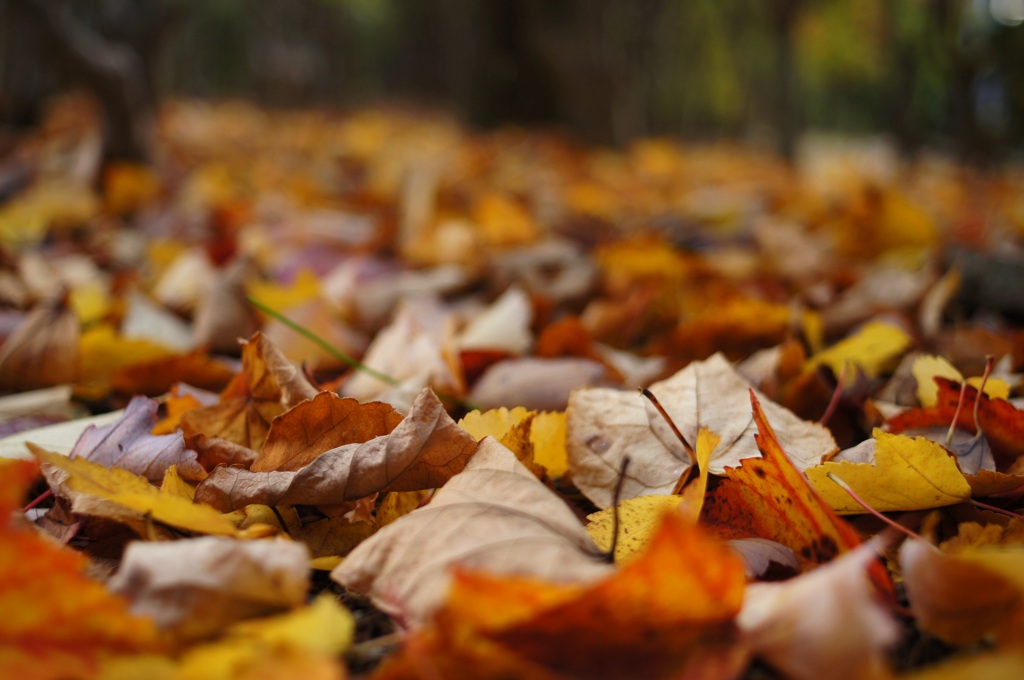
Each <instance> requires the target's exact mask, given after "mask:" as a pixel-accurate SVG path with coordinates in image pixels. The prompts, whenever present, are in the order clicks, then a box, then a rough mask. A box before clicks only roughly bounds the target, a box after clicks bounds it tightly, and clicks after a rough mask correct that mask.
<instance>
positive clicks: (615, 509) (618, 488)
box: [607, 454, 629, 564]
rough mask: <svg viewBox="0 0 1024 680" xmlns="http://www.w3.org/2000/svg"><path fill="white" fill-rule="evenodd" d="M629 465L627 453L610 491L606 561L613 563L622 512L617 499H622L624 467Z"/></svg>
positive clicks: (624, 481)
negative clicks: (609, 532) (608, 538)
mask: <svg viewBox="0 0 1024 680" xmlns="http://www.w3.org/2000/svg"><path fill="white" fill-rule="evenodd" d="M628 467H629V455H628V454H627V455H625V456H623V457H622V463H621V464H620V465H619V478H618V480H616V482H615V491H614V492H613V493H612V546H611V548H609V549H608V557H607V560H608V563H609V564H614V563H615V551H616V550H617V549H618V547H619V523H620V519H619V515H620V514H622V513H621V510H620V509H619V501H620V500H621V499H622V487H623V485H624V484H625V483H626V469H627V468H628Z"/></svg>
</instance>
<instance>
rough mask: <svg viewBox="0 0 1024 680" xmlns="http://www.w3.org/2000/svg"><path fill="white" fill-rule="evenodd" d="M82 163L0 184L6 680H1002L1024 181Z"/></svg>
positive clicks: (174, 111)
mask: <svg viewBox="0 0 1024 680" xmlns="http://www.w3.org/2000/svg"><path fill="white" fill-rule="evenodd" d="M90 121H91V119H90V116H89V110H88V107H87V106H86V104H85V103H83V102H81V101H77V100H73V99H69V100H67V101H64V102H62V103H61V104H60V105H58V106H56V107H55V108H54V111H53V113H52V115H51V117H50V118H49V120H48V121H47V123H46V124H45V125H44V126H43V127H42V128H41V129H39V130H38V131H37V132H36V133H34V134H33V135H32V136H30V137H26V138H24V139H23V140H21V141H20V142H19V144H18V145H17V147H16V148H15V149H14V151H13V152H12V153H11V154H9V155H8V156H7V157H6V158H5V159H4V160H3V161H2V164H0V178H2V181H0V189H2V191H0V245H2V261H0V305H2V310H0V336H2V337H3V345H2V347H0V388H2V389H3V390H4V391H5V392H6V393H7V394H8V396H5V397H3V398H2V399H0V418H2V419H3V423H2V424H0V427H2V432H3V434H4V435H6V438H5V439H0V446H2V451H3V454H4V456H5V458H6V459H7V460H5V462H3V463H0V466H2V470H0V505H2V508H0V511H2V512H3V514H4V517H5V520H4V523H3V525H2V527H0V602H2V607H0V609H2V611H3V616H2V617H0V676H3V677H10V678H53V679H58V678H62V679H63V678H109V679H115V678H138V677H145V678H148V679H150V680H163V679H177V678H181V679H185V678H190V679H191V678H211V679H212V678H238V679H243V678H244V679H250V678H251V679H257V678H261V679H262V678H302V680H320V679H325V680H326V679H331V678H344V677H373V678H382V679H384V678H387V679H397V678H421V679H423V680H433V679H436V678H551V679H556V678H634V677H644V678H684V677H687V678H688V677H700V678H795V679H797V680H802V679H805V678H806V679H808V680H811V679H817V678H821V677H829V678H864V677H867V678H874V677H878V678H884V677H897V676H898V677H907V678H967V677H987V678H993V677H1020V675H1021V674H1022V673H1024V524H1022V523H1021V520H1020V515H1019V514H1018V512H1019V511H1020V510H1021V509H1022V508H1024V458H1022V454H1024V410H1021V407H1020V405H1019V402H1018V400H1017V399H1016V397H1015V395H1017V394H1019V393H1020V391H1021V384H1020V375H1019V373H1018V372H1017V371H1019V370H1020V368H1021V366H1022V365H1024V336H1022V334H1021V332H1020V330H1019V328H1017V327H1015V326H1014V325H1013V322H1014V320H1017V319H1020V318H1024V303H1022V302H1021V297H1020V291H1021V290H1024V266H1022V265H1021V264H1020V260H1019V258H1015V257H1014V256H1013V255H1012V253H1015V252H1019V249H1020V243H1021V241H1022V237H1024V195H1022V194H1021V192H1020V190H1019V189H1020V187H1021V186H1024V175H1022V174H1021V172H1020V171H1019V170H1017V171H1014V170H1001V171H989V172H988V173H985V174H981V173H979V172H978V171H975V170H969V169H966V168H961V167H957V166H955V165H953V164H951V163H949V162H947V161H944V160H942V159H939V158H924V159H921V160H920V161H918V162H917V163H916V164H915V165H914V166H913V167H898V166H897V165H896V164H894V163H892V162H891V161H888V162H887V161H886V159H885V158H879V157H877V156H871V155H865V154H860V155H858V154H857V153H854V152H853V151H856V149H853V150H852V151H851V150H850V149H843V148H838V147H836V148H833V147H828V146H822V147H821V148H813V149H811V150H810V151H809V152H808V154H807V155H806V157H805V158H803V159H802V160H801V163H800V164H799V165H798V166H796V168H788V167H786V166H783V165H781V164H779V163H777V162H776V161H774V160H773V159H771V158H769V157H763V156H759V155H757V154H756V153H754V152H752V151H750V150H740V149H735V148H728V147H696V148H684V147H680V146H678V145H676V144H675V143H673V142H669V141H665V140H650V141H644V142H639V143H636V144H634V145H633V146H631V147H629V148H628V149H626V150H624V151H621V152H612V151H606V150H592V149H585V148H582V147H578V146H575V145H573V144H572V143H570V142H569V141H566V140H565V139H563V138H560V137H557V136H554V135H550V134H535V133H527V132H522V131H503V132H500V133H494V134H489V135H479V134H471V133H469V132H467V131H465V130H463V129H460V128H459V127H457V126H456V125H454V124H453V123H451V122H450V121H447V120H445V119H440V118H434V117H429V116H423V115H413V114H410V113H407V112H402V111H383V110H374V111H363V112H355V113H349V114H346V115H340V114H328V113H323V112H321V113H314V112H291V113H284V112H277V113H268V112H265V111H261V110H258V109H254V108H250V107H247V106H244V105H240V104H223V105H216V106H214V105H208V104H198V103H191V102H175V103H172V104H169V105H168V106H167V107H166V108H165V109H164V111H163V112H162V116H161V120H160V126H159V146H158V153H157V161H156V162H155V164H154V166H153V167H150V168H143V167H135V166H123V165H113V166H108V167H106V168H105V169H104V171H103V172H102V173H101V174H100V173H98V170H97V168H98V148H99V147H98V143H97V129H96V126H95V124H94V123H92V122H90ZM98 174H100V176H98ZM638 388H643V389H638Z"/></svg>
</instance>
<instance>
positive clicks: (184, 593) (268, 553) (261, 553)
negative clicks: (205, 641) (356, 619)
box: [110, 536, 309, 638]
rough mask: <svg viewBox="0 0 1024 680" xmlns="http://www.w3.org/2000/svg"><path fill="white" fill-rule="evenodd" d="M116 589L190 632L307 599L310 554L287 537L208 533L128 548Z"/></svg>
mask: <svg viewBox="0 0 1024 680" xmlns="http://www.w3.org/2000/svg"><path fill="white" fill-rule="evenodd" d="M110 588H111V590H113V591H114V592H116V593H120V594H121V595H124V596H125V597H127V598H128V599H129V600H130V601H131V611H132V613H134V614H138V615H142V616H149V617H151V618H152V619H153V620H154V621H155V622H156V623H157V625H158V626H160V627H161V628H163V629H165V630H173V631H174V632H175V633H177V634H178V635H180V636H182V637H185V638H196V637H203V636H206V635H209V634H210V633H215V632H217V631H219V630H221V629H222V628H224V627H225V626H227V625H228V624H231V623H234V622H236V621H240V620H242V619H245V618H249V617H252V616H257V615H260V614H267V613H269V612H273V611H278V610H281V609H285V608H290V607H297V606H299V605H301V604H302V603H303V602H305V599H306V592H307V591H308V590H309V552H308V550H307V549H306V546H305V545H303V544H302V543H297V542H295V541H286V540H281V539H278V540H267V541H241V540H236V539H231V538H220V537H212V536H205V537H202V538H192V539H182V540H178V541H172V542H157V543H142V542H136V543H132V544H130V545H129V546H128V549H127V550H126V551H125V554H124V558H123V559H122V560H121V565H120V567H119V568H118V570H117V573H116V574H114V576H113V578H111V580H110Z"/></svg>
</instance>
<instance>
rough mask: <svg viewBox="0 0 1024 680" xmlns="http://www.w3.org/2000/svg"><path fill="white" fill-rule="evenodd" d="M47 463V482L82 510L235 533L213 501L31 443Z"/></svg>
mask: <svg viewBox="0 0 1024 680" xmlns="http://www.w3.org/2000/svg"><path fill="white" fill-rule="evenodd" d="M29 448H30V449H31V450H32V453H33V454H34V455H35V456H36V458H37V459H38V460H39V461H40V462H41V463H42V464H43V473H44V475H45V476H46V479H47V482H48V483H49V484H50V487H51V488H52V489H53V492H54V493H55V494H57V495H58V496H61V497H63V498H67V499H69V500H70V501H71V503H72V510H74V511H75V512H77V513H81V514H83V515H93V516H97V517H105V518H107V519H112V520H115V521H117V522H122V523H127V524H128V525H129V526H132V527H133V528H136V529H138V528H139V527H140V526H143V525H144V518H146V517H150V518H152V519H153V520H155V521H157V522H162V523H164V524H168V525H170V526H173V527H177V528H179V529H184V530H186V531H195V532H197V533H202V534H227V535H230V534H234V533H235V532H236V528H235V525H234V523H233V522H232V521H231V520H230V519H229V518H228V517H226V516H224V515H222V514H221V513H219V512H217V511H216V510H214V509H213V508H211V507H210V506H208V505H203V504H201V503H191V502H189V501H187V500H185V499H183V498H180V497H177V496H173V495H171V494H164V493H161V492H160V490H159V489H157V488H156V487H155V486H153V485H152V484H150V483H149V482H148V481H147V480H146V479H145V478H143V477H140V476H138V475H135V474H133V473H131V472H129V471H127V470H124V469H122V468H117V467H115V468H107V467H104V466H103V465H100V464H98V463H93V462H92V461H89V460H86V459H84V458H68V457H66V456H62V455H60V454H59V453H51V452H49V451H46V450H45V449H41V448H39V447H37V446H34V445H32V444H29Z"/></svg>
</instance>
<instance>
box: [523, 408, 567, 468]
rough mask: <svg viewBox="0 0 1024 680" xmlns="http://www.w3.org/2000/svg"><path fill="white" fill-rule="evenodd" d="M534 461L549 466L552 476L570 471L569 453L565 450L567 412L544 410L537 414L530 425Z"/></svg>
mask: <svg viewBox="0 0 1024 680" xmlns="http://www.w3.org/2000/svg"><path fill="white" fill-rule="evenodd" d="M530 442H532V443H533V461H534V462H535V463H538V464H540V465H543V466H544V467H545V468H547V471H548V474H549V475H551V476H552V477H562V476H564V475H565V473H566V472H568V471H569V454H568V453H566V451H565V412H564V411H544V412H541V413H538V414H537V417H536V418H534V419H533V424H532V425H531V426H530Z"/></svg>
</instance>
